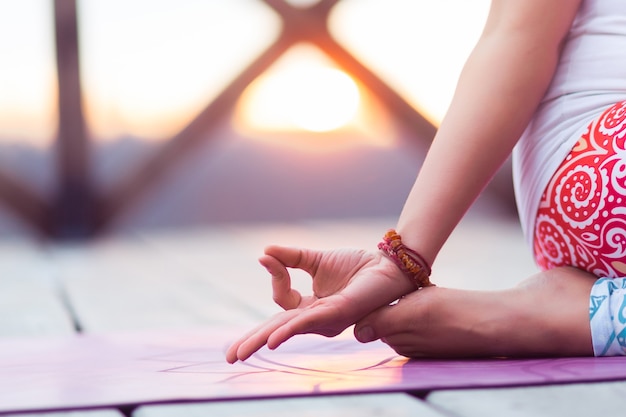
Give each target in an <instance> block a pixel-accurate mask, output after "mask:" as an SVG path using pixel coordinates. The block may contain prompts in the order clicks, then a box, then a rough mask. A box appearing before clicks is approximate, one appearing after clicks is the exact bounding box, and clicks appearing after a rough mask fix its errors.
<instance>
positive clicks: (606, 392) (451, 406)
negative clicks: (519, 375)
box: [427, 381, 626, 417]
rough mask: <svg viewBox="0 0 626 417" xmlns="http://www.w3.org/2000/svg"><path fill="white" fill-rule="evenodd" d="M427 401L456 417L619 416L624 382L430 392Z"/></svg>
mask: <svg viewBox="0 0 626 417" xmlns="http://www.w3.org/2000/svg"><path fill="white" fill-rule="evenodd" d="M427 402H428V403H429V404H432V405H433V406H435V407H437V408H438V409H440V410H442V411H443V412H445V413H449V414H451V415H455V416H458V417H500V416H511V417H542V416H546V417H547V416H550V417H587V416H589V415H590V414H593V415H597V416H618V415H623V413H624V409H626V381H618V382H602V383H593V384H570V385H547V386H536V387H519V388H497V389H472V390H450V391H437V392H433V393H431V394H430V395H428V397H427Z"/></svg>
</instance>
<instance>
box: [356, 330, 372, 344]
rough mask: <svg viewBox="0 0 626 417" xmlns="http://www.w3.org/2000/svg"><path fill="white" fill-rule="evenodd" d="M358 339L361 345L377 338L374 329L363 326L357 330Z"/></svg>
mask: <svg viewBox="0 0 626 417" xmlns="http://www.w3.org/2000/svg"><path fill="white" fill-rule="evenodd" d="M356 338H357V340H358V341H359V342H361V343H367V342H371V341H372V340H374V339H375V338H376V336H374V329H372V328H371V327H370V326H363V327H361V328H360V329H358V330H357V332H356Z"/></svg>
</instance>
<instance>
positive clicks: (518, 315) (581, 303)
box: [354, 268, 596, 358]
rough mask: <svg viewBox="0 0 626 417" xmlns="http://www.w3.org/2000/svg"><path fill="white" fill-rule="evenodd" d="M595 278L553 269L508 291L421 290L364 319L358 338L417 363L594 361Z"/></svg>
mask: <svg viewBox="0 0 626 417" xmlns="http://www.w3.org/2000/svg"><path fill="white" fill-rule="evenodd" d="M595 279H596V277H595V276H593V275H591V274H588V273H586V272H583V271H580V270H577V269H574V268H555V269H553V270H550V271H545V272H542V273H539V274H537V275H535V276H533V277H531V278H529V279H527V280H525V281H524V282H522V284H521V285H519V286H517V287H515V288H512V289H509V290H503V291H467V290H455V289H450V288H439V287H428V288H423V289H421V290H419V291H416V292H414V293H412V294H409V295H408V296H406V297H404V298H402V299H401V300H400V301H399V302H398V303H397V304H395V305H393V306H385V307H382V308H380V309H379V310H377V311H375V312H373V313H372V314H370V315H368V316H367V317H365V318H363V319H362V320H361V321H360V322H359V323H357V325H356V326H355V329H354V331H355V336H356V337H357V339H358V340H359V341H361V342H369V341H372V340H376V339H381V340H382V341H383V342H385V343H387V344H388V345H389V346H390V347H391V348H393V349H394V350H395V351H396V352H397V353H399V354H401V355H404V356H408V357H414V358H419V357H494V356H509V357H525V356H589V355H592V354H593V349H592V345H591V332H590V328H589V293H590V291H591V286H592V285H593V283H594V281H595Z"/></svg>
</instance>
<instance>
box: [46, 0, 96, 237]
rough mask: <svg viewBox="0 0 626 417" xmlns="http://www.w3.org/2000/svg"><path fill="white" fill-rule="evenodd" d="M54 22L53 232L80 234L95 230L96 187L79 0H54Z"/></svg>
mask: <svg viewBox="0 0 626 417" xmlns="http://www.w3.org/2000/svg"><path fill="white" fill-rule="evenodd" d="M54 22H55V39H56V58H57V76H58V85H59V127H58V137H57V141H56V152H57V162H58V163H57V170H58V177H59V188H58V190H57V193H56V197H55V201H54V212H53V223H54V225H55V229H54V234H55V236H56V237H61V238H81V237H87V236H89V235H90V234H91V233H92V231H93V225H92V221H93V215H92V205H93V202H92V198H93V189H92V184H91V181H90V163H89V162H90V161H89V159H90V158H89V143H88V139H87V133H86V128H85V120H84V117H83V110H82V96H81V84H80V65H79V52H78V49H79V48H78V20H77V17H76V0H55V1H54Z"/></svg>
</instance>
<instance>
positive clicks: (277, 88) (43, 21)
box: [0, 0, 488, 146]
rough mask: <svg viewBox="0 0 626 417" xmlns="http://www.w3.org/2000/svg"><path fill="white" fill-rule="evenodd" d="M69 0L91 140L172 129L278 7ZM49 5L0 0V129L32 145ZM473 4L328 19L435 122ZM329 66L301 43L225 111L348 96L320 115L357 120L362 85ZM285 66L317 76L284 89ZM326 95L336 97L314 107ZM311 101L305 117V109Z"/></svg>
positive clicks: (290, 123) (323, 122) (45, 102)
mask: <svg viewBox="0 0 626 417" xmlns="http://www.w3.org/2000/svg"><path fill="white" fill-rule="evenodd" d="M307 2H310V0H300V3H307ZM78 6H79V31H80V32H79V33H80V42H81V44H80V53H81V71H82V85H83V94H84V107H85V113H86V117H87V122H88V126H89V130H90V133H91V135H92V136H93V137H95V138H97V139H98V140H113V139H116V138H119V137H122V136H125V135H133V136H138V137H143V138H148V139H153V140H159V139H164V138H167V137H170V136H171V135H173V134H175V133H176V131H178V130H179V129H181V128H182V127H183V126H184V125H185V124H186V123H187V122H189V121H190V120H191V119H193V117H194V116H195V115H196V114H197V113H198V112H199V111H200V110H201V109H202V108H203V107H204V106H205V105H206V104H207V103H208V102H209V101H210V100H211V99H212V98H213V97H215V96H216V95H217V94H219V93H220V91H221V90H222V89H223V88H224V87H225V86H226V85H227V83H228V82H229V81H230V80H232V79H233V78H234V77H236V75H237V74H238V73H239V72H240V71H241V70H242V69H243V68H245V66H246V65H248V64H249V63H250V62H251V61H252V60H253V59H254V58H255V57H256V56H258V55H259V54H261V53H262V51H263V50H264V49H265V48H267V47H268V46H269V45H270V44H271V43H272V42H273V41H274V40H275V39H276V38H277V36H278V34H279V30H280V20H279V18H278V17H277V16H276V15H275V13H274V12H273V11H272V10H270V9H269V8H268V7H267V6H265V5H264V4H263V3H261V2H260V1H258V0H229V1H224V0H176V1H173V0H106V1H105V0H79V1H78ZM51 9H52V1H51V0H19V1H15V0H0V56H2V61H3V65H2V66H0V140H5V141H6V140H13V141H15V140H18V141H23V142H28V143H31V144H33V145H38V146H42V145H43V146H45V145H46V144H49V143H50V142H51V141H52V139H53V137H54V135H55V129H56V121H55V118H56V108H55V100H56V94H57V93H56V85H55V82H56V81H55V61H54V59H55V58H54V49H53V48H54V43H53V38H54V37H53V26H52V14H51ZM487 10H488V1H487V0H438V1H432V0H342V1H341V2H340V3H339V4H338V5H337V6H336V7H335V9H333V12H332V15H331V19H330V29H331V32H332V33H333V35H334V36H335V37H336V38H337V39H338V41H339V42H340V43H342V44H343V45H344V46H346V47H347V49H349V50H350V51H351V52H352V53H353V54H354V55H355V56H357V57H358V58H359V59H361V60H362V61H363V62H364V63H365V64H366V65H368V66H369V67H370V68H372V69H373V70H374V71H375V72H376V73H377V74H379V75H380V76H381V77H382V78H383V79H385V80H386V81H387V82H388V83H389V84H390V85H391V86H392V87H394V88H395V89H396V90H397V91H398V92H400V94H401V95H402V96H403V97H405V99H406V100H407V101H409V102H410V103H411V104H412V105H413V106H415V107H416V108H418V109H419V110H420V111H423V112H424V113H425V114H426V115H427V116H428V117H429V118H431V119H432V120H433V121H435V122H437V121H438V120H440V119H441V117H443V115H444V114H445V110H446V108H447V106H448V104H449V101H450V99H451V97H452V94H453V91H454V86H455V82H456V79H457V77H458V75H459V73H460V70H461V68H462V65H463V62H464V61H465V59H466V57H467V55H468V54H469V53H470V51H471V48H472V47H473V45H474V44H475V42H476V40H477V39H478V36H479V35H480V31H481V29H482V25H483V23H484V20H485V18H486V14H487ZM333 67H334V64H333V62H332V60H330V59H329V58H328V57H327V56H325V54H323V53H322V52H321V51H319V50H316V49H315V48H313V47H311V46H307V45H300V46H298V47H296V48H295V49H294V50H292V51H288V53H287V54H286V55H285V56H284V57H283V58H282V59H281V60H279V62H277V63H276V64H275V65H274V66H273V67H271V68H270V69H269V70H268V72H267V73H266V74H265V75H264V76H263V77H260V78H259V80H257V82H256V83H255V84H254V85H252V86H251V87H250V89H249V90H248V91H246V93H245V94H244V95H243V96H242V98H241V101H242V102H243V103H240V105H238V107H237V109H238V112H239V113H241V114H238V116H237V117H236V118H235V120H236V122H237V123H241V124H245V125H247V126H248V127H251V128H253V129H257V130H263V129H266V130H280V129H287V130H288V129H296V130H297V129H302V130H307V129H309V130H312V131H315V130H316V129H317V130H320V127H323V126H325V127H324V129H329V127H328V126H331V125H332V124H330V117H331V116H332V115H335V116H336V115H337V114H338V113H340V111H339V109H341V110H342V111H343V110H344V109H345V108H347V107H349V106H353V108H351V110H350V111H347V110H346V112H345V113H346V116H345V117H344V119H342V120H343V121H339V122H337V121H335V122H334V123H335V124H334V125H332V126H334V127H332V126H331V128H330V129H331V130H332V129H335V128H341V126H342V124H343V125H346V126H347V125H350V124H354V125H355V126H356V125H358V123H359V122H358V120H359V117H361V118H363V117H364V116H363V115H364V114H367V109H365V110H364V109H363V107H367V106H369V104H368V100H367V99H366V95H367V91H365V90H364V88H363V86H360V85H358V83H356V84H355V83H354V82H352V81H351V80H349V79H348V80H347V81H346V80H345V77H344V78H341V75H338V74H336V71H335V72H333V71H334V69H333ZM332 74H335V75H332ZM324 77H326V78H324ZM333 77H334V78H333ZM293 79H306V80H308V81H309V82H308V83H307V84H309V85H312V86H316V85H317V86H318V87H317V88H309V91H308V92H307V91H304V90H303V92H301V93H300V94H296V95H295V96H289V95H288V93H289V92H290V91H293V90H294V88H295V87H294V84H293V82H292V84H289V80H293ZM316 79H319V81H315V80H316ZM339 79H343V80H344V81H337V80H339ZM324 80H326V81H324ZM333 80H334V81H333ZM335 82H337V84H332V83H335ZM272 83H273V84H272ZM316 83H318V84H316ZM331 84H332V85H335V87H333V88H332V89H331V90H330V91H327V92H324V91H325V90H324V89H323V88H322V86H325V85H331ZM355 88H356V89H357V90H358V92H357V96H356V97H357V98H356V99H354V91H355ZM350 91H351V92H350ZM350 95H352V99H350V98H349V96H350ZM276 97H285V98H284V99H282V100H277V99H276ZM294 97H307V99H306V100H305V101H304V102H297V98H294ZM316 97H317V98H316ZM272 98H273V99H272ZM342 100H343V101H342ZM350 100H352V101H350ZM354 100H356V104H354ZM335 102H341V103H343V104H341V106H340V107H339V108H338V109H336V110H334V111H332V112H330V113H329V114H328V115H327V116H323V110H324V109H326V110H328V108H330V106H329V104H330V103H335ZM315 103H317V104H315ZM335 104H336V103H335ZM311 105H313V106H314V107H311ZM315 105H317V107H315ZM297 109H300V110H297ZM369 111H370V113H371V111H372V109H371V108H370V109H369ZM289 112H291V113H290V115H288V116H286V115H287V113H289ZM312 113H314V114H319V118H318V120H311V119H310V117H308V116H307V117H305V116H306V114H312ZM324 118H326V119H324ZM307 119H309V120H307ZM281 120H282V121H281ZM255 123H256V124H255ZM337 123H338V125H337ZM322 130H323V129H322Z"/></svg>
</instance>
